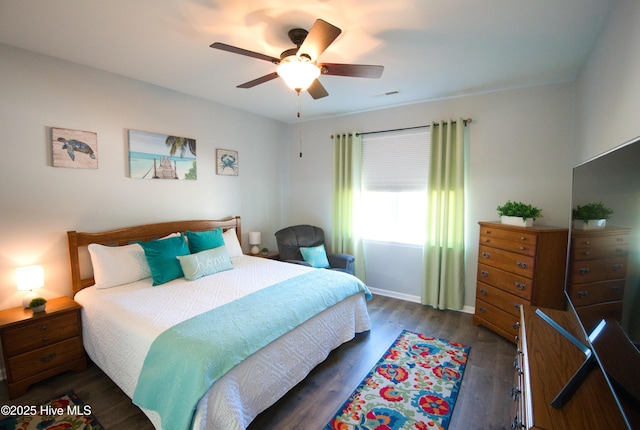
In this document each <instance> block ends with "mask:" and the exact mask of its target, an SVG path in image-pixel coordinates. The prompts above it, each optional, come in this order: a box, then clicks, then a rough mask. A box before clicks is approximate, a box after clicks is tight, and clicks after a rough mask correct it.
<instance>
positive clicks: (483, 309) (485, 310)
mask: <svg viewBox="0 0 640 430" xmlns="http://www.w3.org/2000/svg"><path fill="white" fill-rule="evenodd" d="M480 312H482V313H483V314H486V313H487V308H485V307H483V306H480Z"/></svg>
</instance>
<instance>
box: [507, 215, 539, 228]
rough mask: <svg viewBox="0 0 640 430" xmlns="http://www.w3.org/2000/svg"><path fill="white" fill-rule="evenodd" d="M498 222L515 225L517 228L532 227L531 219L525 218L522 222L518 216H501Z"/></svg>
mask: <svg viewBox="0 0 640 430" xmlns="http://www.w3.org/2000/svg"><path fill="white" fill-rule="evenodd" d="M500 221H501V222H502V224H506V225H515V226H518V227H531V226H532V225H533V218H527V219H526V220H523V219H522V217H519V216H501V217H500Z"/></svg>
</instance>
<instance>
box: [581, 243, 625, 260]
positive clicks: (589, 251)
mask: <svg viewBox="0 0 640 430" xmlns="http://www.w3.org/2000/svg"><path fill="white" fill-rule="evenodd" d="M628 253H629V245H628V244H621V245H613V246H590V247H585V248H578V247H572V248H571V258H572V259H573V260H596V259H603V258H626V257H627V254H628Z"/></svg>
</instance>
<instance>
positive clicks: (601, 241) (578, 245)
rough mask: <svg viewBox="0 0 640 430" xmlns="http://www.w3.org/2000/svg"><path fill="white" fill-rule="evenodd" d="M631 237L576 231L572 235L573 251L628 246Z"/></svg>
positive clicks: (623, 234) (625, 234) (624, 234)
mask: <svg viewBox="0 0 640 430" xmlns="http://www.w3.org/2000/svg"><path fill="white" fill-rule="evenodd" d="M628 244H629V235H628V234H627V233H622V234H603V233H601V232H589V233H581V232H576V230H574V234H572V235H571V249H574V248H575V249H584V248H600V247H603V246H615V245H628Z"/></svg>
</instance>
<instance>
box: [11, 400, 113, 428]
mask: <svg viewBox="0 0 640 430" xmlns="http://www.w3.org/2000/svg"><path fill="white" fill-rule="evenodd" d="M2 415H3V418H2V419H0V430H32V429H33V430H104V427H102V425H101V424H100V423H99V422H98V420H96V418H95V417H94V416H93V414H92V413H91V406H90V405H85V404H84V402H83V401H82V400H80V398H79V397H78V396H77V395H76V393H74V392H73V391H70V392H69V393H66V394H63V395H61V396H58V397H56V398H55V399H51V400H49V401H48V402H45V403H43V404H40V405H18V404H16V405H2Z"/></svg>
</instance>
